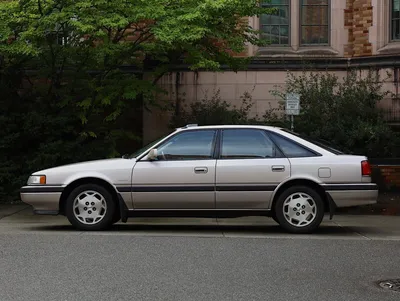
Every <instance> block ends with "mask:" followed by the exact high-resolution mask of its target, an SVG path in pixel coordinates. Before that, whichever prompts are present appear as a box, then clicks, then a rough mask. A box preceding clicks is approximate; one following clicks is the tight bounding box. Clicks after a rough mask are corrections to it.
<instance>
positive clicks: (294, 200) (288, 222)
mask: <svg viewBox="0 0 400 301" xmlns="http://www.w3.org/2000/svg"><path fill="white" fill-rule="evenodd" d="M324 210H325V208H324V202H323V200H322V198H321V196H320V195H319V194H318V193H317V192H316V191H315V190H314V189H312V188H309V187H307V186H294V187H290V188H288V189H287V190H285V191H284V192H283V193H282V194H281V195H280V196H279V197H278V200H277V202H276V204H275V216H276V219H277V220H278V222H279V224H280V225H281V227H282V228H284V229H285V230H286V231H288V232H291V233H311V232H313V231H315V230H316V229H317V228H318V227H319V225H320V224H321V222H322V220H323V218H324Z"/></svg>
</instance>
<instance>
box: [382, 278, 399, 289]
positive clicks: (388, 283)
mask: <svg viewBox="0 0 400 301" xmlns="http://www.w3.org/2000/svg"><path fill="white" fill-rule="evenodd" d="M379 286H380V287H381V288H383V289H385V290H390V291H395V292H400V279H390V280H385V281H380V282H379Z"/></svg>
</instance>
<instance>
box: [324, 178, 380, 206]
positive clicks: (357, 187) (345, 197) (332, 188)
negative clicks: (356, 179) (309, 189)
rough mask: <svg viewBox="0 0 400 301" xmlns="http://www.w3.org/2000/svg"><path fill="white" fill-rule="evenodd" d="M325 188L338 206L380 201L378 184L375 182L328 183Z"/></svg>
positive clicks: (368, 203)
mask: <svg viewBox="0 0 400 301" xmlns="http://www.w3.org/2000/svg"><path fill="white" fill-rule="evenodd" d="M324 188H325V190H326V192H327V193H329V195H330V196H331V197H332V199H333V201H334V202H335V205H336V207H338V208H343V207H353V206H361V205H370V204H376V203H377V201H378V186H377V185H376V184H373V183H365V184H343V185H326V186H325V187H324Z"/></svg>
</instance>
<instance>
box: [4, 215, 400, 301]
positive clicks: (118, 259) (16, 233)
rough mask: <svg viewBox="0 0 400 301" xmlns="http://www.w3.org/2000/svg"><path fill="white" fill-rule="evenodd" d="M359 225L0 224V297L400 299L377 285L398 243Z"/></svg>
mask: <svg viewBox="0 0 400 301" xmlns="http://www.w3.org/2000/svg"><path fill="white" fill-rule="evenodd" d="M58 221H60V222H58ZM399 221H400V219H397V220H393V219H392V220H391V224H392V225H395V224H396V223H397V222H399ZM379 225H381V227H385V225H386V226H387V225H388V223H387V222H385V220H383V221H381V222H379V223H378V222H377V226H375V228H379V227H380V226H379ZM356 226H357V225H356ZM356 226H355V227H354V228H352V227H350V226H340V225H339V224H336V225H335V224H333V225H329V224H326V225H325V226H323V227H322V228H321V230H320V231H319V232H318V233H317V234H316V235H314V236H292V235H287V234H285V233H282V232H280V230H279V228H278V227H276V226H274V225H273V224H270V225H267V226H260V225H259V226H256V227H250V226H243V227H238V226H232V225H225V226H221V225H219V226H215V225H204V224H201V223H200V224H197V225H192V226H190V225H186V226H182V225H178V226H171V225H155V224H153V225H149V224H148V223H147V225H142V226H140V225H132V224H128V225H121V226H117V227H115V228H114V229H113V230H112V231H108V232H97V233H89V232H77V231H74V230H72V229H71V228H70V227H69V226H67V224H66V223H64V222H61V219H58V220H52V221H50V220H49V221H48V222H46V221H45V220H40V223H37V224H33V223H32V221H31V220H29V221H28V222H26V223H25V224H23V223H22V222H21V220H18V218H16V219H14V220H12V219H10V218H9V220H8V221H7V220H6V219H2V220H1V221H0V227H1V230H0V271H1V273H0V301H8V300H13V301H15V300H82V301H83V300H185V301H187V300H229V301H232V300H246V301H247V300H276V301H280V300H285V301H287V300H297V301H300V300H307V301H311V300H318V301H320V300H346V301H350V300H379V301H384V300H400V292H398V293H396V292H389V291H385V290H383V289H381V288H379V287H378V285H377V284H376V282H377V281H379V280H384V279H389V278H400V255H399V254H400V240H399V239H398V238H399V237H392V238H388V237H387V236H385V237H382V239H380V238H379V234H380V232H379V231H378V230H379V229H375V231H373V230H371V233H372V234H373V235H375V236H374V237H376V239H371V238H369V237H368V236H366V235H365V234H363V233H361V232H360V231H359V230H360V227H358V228H357V227H356ZM221 229H222V230H221ZM243 229H244V230H243ZM220 233H222V235H220Z"/></svg>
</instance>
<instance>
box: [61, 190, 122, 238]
mask: <svg viewBox="0 0 400 301" xmlns="http://www.w3.org/2000/svg"><path fill="white" fill-rule="evenodd" d="M85 191H94V192H96V193H98V194H100V195H101V196H103V198H104V201H105V203H106V207H107V209H106V210H105V214H104V216H103V218H102V219H101V220H100V221H99V222H98V223H94V224H85V223H84V222H82V221H81V220H79V219H78V218H77V217H76V216H75V214H74V209H73V207H74V201H75V199H76V198H77V197H78V196H79V195H80V194H81V193H83V192H85ZM115 211H116V205H115V202H114V200H113V197H112V195H111V194H110V192H109V191H108V190H107V189H105V188H104V187H103V186H100V185H96V184H84V185H81V186H78V187H77V188H75V189H74V190H73V191H72V192H71V193H70V194H69V196H68V198H67V201H66V208H65V213H66V216H67V218H68V220H69V222H70V223H71V224H72V226H74V227H75V228H76V229H78V230H83V231H99V230H105V229H107V228H108V227H110V226H111V225H112V223H113V221H114V220H115Z"/></svg>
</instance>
